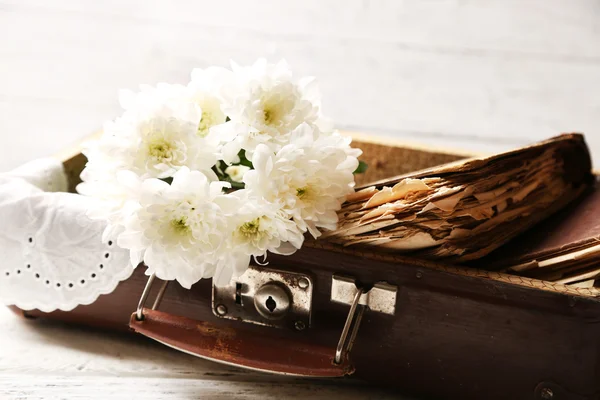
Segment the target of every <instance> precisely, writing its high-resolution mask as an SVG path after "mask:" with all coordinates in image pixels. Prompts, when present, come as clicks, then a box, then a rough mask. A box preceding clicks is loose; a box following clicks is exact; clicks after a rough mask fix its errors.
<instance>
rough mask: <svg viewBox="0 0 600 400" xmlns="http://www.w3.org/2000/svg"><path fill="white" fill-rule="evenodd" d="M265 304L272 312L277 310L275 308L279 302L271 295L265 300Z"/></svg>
mask: <svg viewBox="0 0 600 400" xmlns="http://www.w3.org/2000/svg"><path fill="white" fill-rule="evenodd" d="M265 305H266V306H267V308H268V309H269V311H271V312H273V311H274V310H275V308H276V307H277V303H276V302H275V300H273V298H272V297H271V296H269V298H268V299H267V301H266V302H265Z"/></svg>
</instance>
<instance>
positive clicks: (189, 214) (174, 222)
mask: <svg viewBox="0 0 600 400" xmlns="http://www.w3.org/2000/svg"><path fill="white" fill-rule="evenodd" d="M227 186H228V184H227V183H225V182H218V181H217V182H210V181H209V180H208V178H207V177H206V176H205V175H204V174H202V173H201V172H198V171H190V170H189V169H188V168H186V167H183V168H181V169H179V171H177V173H175V175H174V176H173V182H172V183H171V184H170V185H169V184H167V183H165V182H164V181H161V180H158V179H146V180H144V181H143V182H142V183H141V184H140V186H139V190H140V195H139V202H138V203H137V207H135V208H132V209H129V210H126V211H124V212H127V213H128V214H126V215H123V216H122V218H121V224H122V225H123V232H122V233H120V235H119V236H118V238H117V244H118V245H119V246H120V247H123V248H125V249H129V250H130V253H131V262H132V264H133V265H137V264H138V263H139V262H141V261H143V262H144V263H145V264H146V265H147V266H148V273H154V274H156V276H157V277H158V278H160V279H164V280H173V279H176V280H177V281H178V282H179V283H180V284H181V285H182V286H183V287H186V288H189V287H190V286H191V285H192V284H194V283H195V282H196V281H198V280H199V279H201V278H203V277H210V276H211V275H212V273H213V270H214V265H216V264H217V262H218V259H219V257H220V252H221V251H223V249H225V247H226V246H227V239H228V237H229V236H230V235H231V230H230V224H229V219H228V216H230V215H232V214H233V213H234V212H236V211H237V210H238V208H239V198H238V197H235V196H232V195H227V194H223V188H225V187H227Z"/></svg>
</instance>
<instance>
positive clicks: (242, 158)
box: [238, 149, 254, 169]
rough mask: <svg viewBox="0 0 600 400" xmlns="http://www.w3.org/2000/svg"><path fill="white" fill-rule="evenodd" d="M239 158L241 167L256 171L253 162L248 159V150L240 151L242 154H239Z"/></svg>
mask: <svg viewBox="0 0 600 400" xmlns="http://www.w3.org/2000/svg"><path fill="white" fill-rule="evenodd" d="M238 157H239V158H240V162H239V165H243V166H245V167H249V168H252V169H254V165H252V161H250V160H248V159H247V158H246V150H244V149H242V150H240V152H239V153H238Z"/></svg>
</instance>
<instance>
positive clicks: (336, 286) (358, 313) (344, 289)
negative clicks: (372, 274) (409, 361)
mask: <svg viewBox="0 0 600 400" xmlns="http://www.w3.org/2000/svg"><path fill="white" fill-rule="evenodd" d="M397 293H398V287H396V286H394V285H390V284H388V283H386V282H378V283H376V284H375V285H373V287H372V288H371V289H370V290H364V289H363V288H361V287H358V286H356V280H355V279H353V278H349V277H344V276H339V275H334V276H333V277H332V280H331V301H333V302H336V303H342V304H349V305H350V311H349V312H348V316H347V317H346V323H345V324H344V328H343V329H342V334H341V335H340V340H339V341H338V345H337V348H336V350H335V357H334V360H333V361H334V363H335V364H340V363H342V361H343V360H344V359H345V358H347V357H348V356H349V354H350V351H351V350H352V345H353V344H354V341H355V339H356V334H357V333H358V328H359V326H360V322H361V320H362V317H363V314H364V312H365V309H366V308H368V309H369V310H371V311H375V312H380V313H384V314H389V315H394V314H395V313H396V294H397ZM349 333H350V337H349V338H348V334H349Z"/></svg>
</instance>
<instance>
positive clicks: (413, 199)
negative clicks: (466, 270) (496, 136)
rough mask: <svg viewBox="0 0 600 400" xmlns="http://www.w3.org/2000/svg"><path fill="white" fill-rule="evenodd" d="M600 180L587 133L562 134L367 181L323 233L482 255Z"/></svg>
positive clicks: (344, 239)
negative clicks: (333, 228) (594, 172)
mask: <svg viewBox="0 0 600 400" xmlns="http://www.w3.org/2000/svg"><path fill="white" fill-rule="evenodd" d="M592 181H593V178H592V174H591V161H590V156H589V153H588V149H587V146H586V145H585V142H584V139H583V137H582V136H581V135H578V134H568V135H561V136H557V137H555V138H552V139H550V140H547V141H544V142H541V143H539V144H535V145H533V146H529V147H525V148H522V149H519V150H515V151H511V152H508V153H504V154H499V155H495V156H492V157H488V158H480V159H469V160H465V161H458V162H454V163H450V164H446V165H443V166H440V167H435V168H430V169H427V170H423V171H419V172H415V173H410V174H405V175H402V176H398V177H394V178H391V179H385V180H382V181H379V182H375V183H372V184H369V185H366V186H364V187H362V188H359V190H358V191H357V192H356V193H355V194H354V195H353V196H351V198H349V199H348V201H347V202H346V203H345V205H344V206H343V208H342V210H341V211H340V218H341V223H340V225H339V229H338V230H336V231H335V232H331V233H328V234H326V235H324V237H323V239H325V240H327V241H330V242H334V243H337V244H341V245H344V246H361V247H365V248H369V249H372V250H373V251H379V250H381V251H390V252H402V253H410V254H411V255H414V256H415V257H419V258H428V259H444V260H445V261H447V262H453V263H459V262H464V261H469V260H474V259H478V258H480V257H483V256H485V255H486V254H488V253H490V252H491V251H493V250H494V249H496V248H498V247H500V246H501V245H503V244H505V243H506V242H508V241H509V240H510V239H512V238H514V237H515V236H517V235H518V234H519V233H521V232H523V231H525V230H526V229H528V228H530V227H532V226H533V225H535V224H536V223H538V222H539V221H542V220H543V219H545V218H546V217H548V216H549V215H551V214H553V213H555V212H556V211H558V210H560V209H562V208H563V207H565V206H566V205H567V204H569V203H570V202H571V201H573V200H574V199H576V198H578V197H579V196H580V195H581V194H582V193H583V192H584V191H585V190H586V189H588V188H589V187H590V185H591V183H592Z"/></svg>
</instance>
